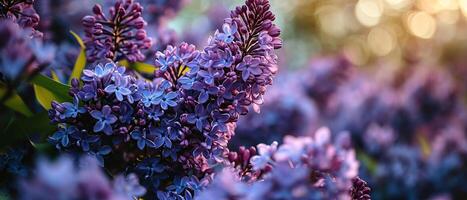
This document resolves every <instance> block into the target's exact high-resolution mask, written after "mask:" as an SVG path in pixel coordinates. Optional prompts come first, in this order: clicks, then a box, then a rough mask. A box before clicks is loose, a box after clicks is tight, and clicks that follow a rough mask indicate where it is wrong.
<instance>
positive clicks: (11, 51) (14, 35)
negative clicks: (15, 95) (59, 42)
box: [0, 20, 55, 85]
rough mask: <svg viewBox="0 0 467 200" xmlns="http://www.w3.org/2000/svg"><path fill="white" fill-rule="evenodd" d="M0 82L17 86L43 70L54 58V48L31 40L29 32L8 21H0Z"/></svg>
mask: <svg viewBox="0 0 467 200" xmlns="http://www.w3.org/2000/svg"><path fill="white" fill-rule="evenodd" d="M0 36H1V37H2V41H1V42H0V53H1V56H0V80H1V81H2V82H4V83H6V84H7V85H17V84H18V82H19V81H20V80H22V79H25V78H27V77H30V76H32V75H34V74H36V73H38V72H40V71H41V70H42V69H44V68H45V67H46V66H47V65H48V64H49V63H51V62H52V60H53V58H54V53H55V48H54V47H53V46H50V45H47V44H43V42H42V40H40V39H39V38H32V37H31V36H30V32H29V31H27V30H25V29H23V28H21V27H20V26H19V25H18V24H16V23H14V22H12V21H10V20H0Z"/></svg>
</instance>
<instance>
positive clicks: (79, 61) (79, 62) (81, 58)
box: [68, 31, 86, 83]
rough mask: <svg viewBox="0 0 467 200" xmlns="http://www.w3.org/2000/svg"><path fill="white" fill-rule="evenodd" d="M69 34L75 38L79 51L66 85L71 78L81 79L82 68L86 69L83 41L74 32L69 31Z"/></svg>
mask: <svg viewBox="0 0 467 200" xmlns="http://www.w3.org/2000/svg"><path fill="white" fill-rule="evenodd" d="M70 33H71V34H72V35H73V36H74V37H75V39H76V41H77V42H78V43H79V45H80V47H81V49H80V51H79V54H78V57H77V58H76V61H75V66H74V67H73V71H72V72H71V76H70V80H68V83H71V80H72V79H73V78H77V79H79V78H80V77H81V73H82V72H83V70H84V67H86V51H85V46H84V43H83V40H81V38H80V37H79V36H78V34H76V33H75V32H73V31H70Z"/></svg>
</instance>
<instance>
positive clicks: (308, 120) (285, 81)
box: [229, 74, 318, 148]
mask: <svg viewBox="0 0 467 200" xmlns="http://www.w3.org/2000/svg"><path fill="white" fill-rule="evenodd" d="M295 75H296V74H293V75H290V76H281V75H279V76H278V77H277V78H276V79H275V84H274V86H273V87H271V88H270V89H269V90H268V92H267V94H266V95H265V96H264V104H263V105H262V106H261V109H262V110H263V112H260V113H256V112H250V113H248V114H247V115H246V116H245V117H242V118H240V119H239V121H238V123H237V128H236V130H235V137H233V138H232V140H231V141H230V143H229V146H231V147H234V148H236V147H238V146H254V145H256V144H259V143H267V144H269V143H272V142H273V141H281V140H282V138H283V137H284V136H285V135H286V134H288V135H295V136H302V135H305V134H306V133H308V132H309V131H310V130H311V129H312V128H315V127H313V126H315V125H316V124H317V120H318V119H316V115H317V114H318V113H317V112H318V111H317V109H316V107H315V105H314V104H312V102H311V101H309V99H307V97H306V95H304V94H303V93H301V92H292V93H290V91H293V90H295V89H296V88H300V86H301V85H300V84H299V82H298V81H296V80H295V79H294V77H295ZM285 119H287V120H285Z"/></svg>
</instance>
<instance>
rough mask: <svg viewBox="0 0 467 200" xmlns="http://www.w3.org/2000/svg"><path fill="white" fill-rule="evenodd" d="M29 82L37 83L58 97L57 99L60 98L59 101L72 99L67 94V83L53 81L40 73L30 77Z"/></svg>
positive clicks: (68, 88) (68, 87)
mask: <svg viewBox="0 0 467 200" xmlns="http://www.w3.org/2000/svg"><path fill="white" fill-rule="evenodd" d="M31 83H33V84H35V85H38V86H40V87H42V88H44V89H46V90H48V91H49V92H51V93H52V94H54V95H55V96H56V97H58V98H59V100H61V101H59V102H63V101H72V98H71V97H70V95H68V91H69V90H70V86H69V85H65V84H63V83H60V82H58V81H54V80H53V79H51V78H49V77H47V76H44V75H42V74H38V75H36V76H35V77H34V78H33V79H31Z"/></svg>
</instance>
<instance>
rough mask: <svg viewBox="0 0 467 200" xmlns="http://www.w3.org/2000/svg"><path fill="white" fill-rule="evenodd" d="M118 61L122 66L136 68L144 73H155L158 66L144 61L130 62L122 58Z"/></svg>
mask: <svg viewBox="0 0 467 200" xmlns="http://www.w3.org/2000/svg"><path fill="white" fill-rule="evenodd" d="M118 63H119V64H120V65H122V66H125V67H127V68H130V69H133V70H136V71H137V72H140V73H144V74H152V73H154V71H155V70H157V67H156V66H154V65H150V64H147V63H143V62H135V63H130V62H128V61H127V60H121V61H119V62H118Z"/></svg>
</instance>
